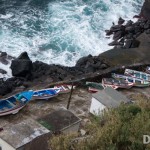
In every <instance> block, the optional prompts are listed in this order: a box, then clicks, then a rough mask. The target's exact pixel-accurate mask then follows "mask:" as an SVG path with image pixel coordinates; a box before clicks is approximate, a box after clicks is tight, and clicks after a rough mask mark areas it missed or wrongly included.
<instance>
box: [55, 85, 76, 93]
mask: <svg viewBox="0 0 150 150" xmlns="http://www.w3.org/2000/svg"><path fill="white" fill-rule="evenodd" d="M75 87H76V86H74V85H73V89H75ZM71 88H72V85H69V84H60V85H55V86H54V88H53V89H59V90H60V91H59V93H58V94H63V93H69V92H70V91H71Z"/></svg>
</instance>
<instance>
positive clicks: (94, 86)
mask: <svg viewBox="0 0 150 150" xmlns="http://www.w3.org/2000/svg"><path fill="white" fill-rule="evenodd" d="M86 85H87V86H88V87H89V89H88V90H89V92H91V93H96V92H98V91H99V90H103V89H104V87H103V85H102V84H101V83H97V82H86Z"/></svg>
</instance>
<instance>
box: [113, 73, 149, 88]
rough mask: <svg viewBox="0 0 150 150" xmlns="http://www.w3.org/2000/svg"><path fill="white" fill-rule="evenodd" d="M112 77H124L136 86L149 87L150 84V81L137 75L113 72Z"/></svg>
mask: <svg viewBox="0 0 150 150" xmlns="http://www.w3.org/2000/svg"><path fill="white" fill-rule="evenodd" d="M112 77H113V78H115V79H124V80H125V81H126V82H128V83H133V86H136V87H148V86H150V82H148V81H146V80H143V79H138V78H135V77H130V76H126V75H120V74H115V73H112Z"/></svg>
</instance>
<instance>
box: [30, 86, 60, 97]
mask: <svg viewBox="0 0 150 150" xmlns="http://www.w3.org/2000/svg"><path fill="white" fill-rule="evenodd" d="M59 92H60V89H59V88H57V89H55V88H49V89H42V90H37V91H34V93H33V97H32V99H33V100H34V99H49V98H52V97H55V96H57V95H58V93H59Z"/></svg>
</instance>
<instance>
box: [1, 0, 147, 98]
mask: <svg viewBox="0 0 150 150" xmlns="http://www.w3.org/2000/svg"><path fill="white" fill-rule="evenodd" d="M149 8H150V0H145V3H144V5H143V7H142V9H141V13H140V16H139V20H138V21H137V22H135V23H133V22H132V21H131V20H130V21H129V22H127V23H124V22H125V21H124V20H123V19H122V18H119V20H118V25H113V26H112V27H111V28H110V30H107V31H106V34H107V35H111V34H113V36H114V37H113V40H114V41H113V42H112V43H111V44H110V45H114V46H115V48H114V49H112V50H109V51H107V52H105V53H102V54H100V55H98V56H92V55H88V56H87V57H83V58H80V59H79V60H78V61H77V63H76V65H75V66H74V67H65V66H61V65H55V64H51V65H48V64H45V63H43V62H39V61H36V62H32V61H31V60H30V58H29V57H28V55H27V53H26V52H24V53H22V54H21V55H20V56H19V57H18V58H16V59H14V58H12V59H14V60H13V61H12V64H11V69H12V74H13V76H14V77H12V78H10V79H8V80H7V81H1V82H0V89H1V90H0V95H6V94H8V93H10V92H12V91H15V92H18V91H19V90H25V89H32V88H34V87H36V88H41V87H43V88H44V87H47V86H48V85H49V83H55V82H59V81H71V80H80V79H81V78H95V77H97V76H102V75H103V74H105V73H109V72H111V71H114V70H115V68H117V69H118V68H122V67H124V68H125V67H128V66H135V65H136V64H138V65H139V64H140V65H145V64H150V59H149V58H150V53H149V47H150V42H149V41H150V18H149V17H148V16H149V14H150V9H149ZM124 24H125V25H124ZM6 56H7V54H6V53H2V54H1V57H0V61H1V62H3V63H7V61H6ZM7 58H8V57H7ZM0 72H1V73H6V72H5V71H4V70H2V69H1V70H0ZM18 89H19V90H18Z"/></svg>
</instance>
